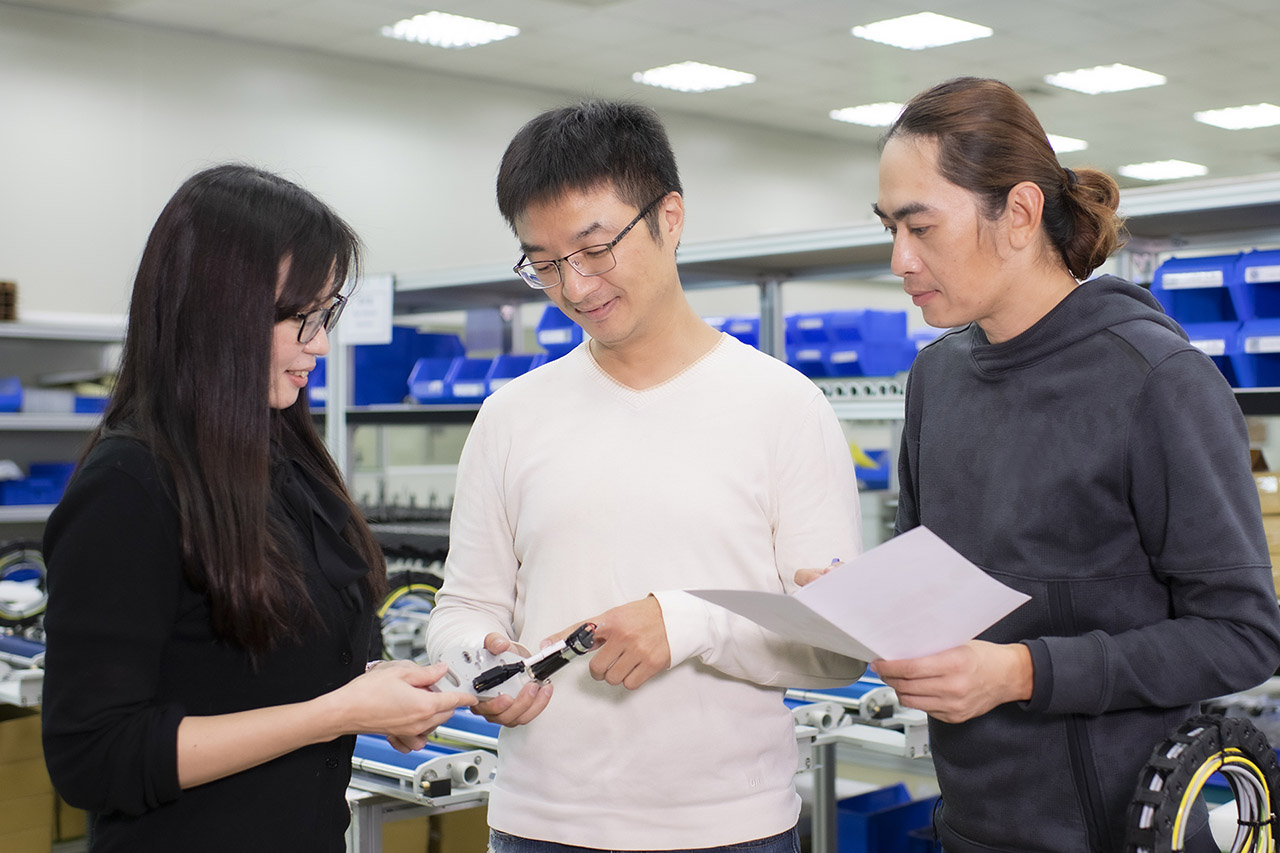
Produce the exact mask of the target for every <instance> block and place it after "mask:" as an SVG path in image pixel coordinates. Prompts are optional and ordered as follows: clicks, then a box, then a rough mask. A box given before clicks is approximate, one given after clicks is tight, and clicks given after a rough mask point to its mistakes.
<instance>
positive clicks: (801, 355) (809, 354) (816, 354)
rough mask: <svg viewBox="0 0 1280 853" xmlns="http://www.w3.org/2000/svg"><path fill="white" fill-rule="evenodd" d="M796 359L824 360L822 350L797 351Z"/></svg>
mask: <svg viewBox="0 0 1280 853" xmlns="http://www.w3.org/2000/svg"><path fill="white" fill-rule="evenodd" d="M796 358H797V359H798V360H800V361H817V360H818V359H820V358H822V350H820V349H798V350H796Z"/></svg>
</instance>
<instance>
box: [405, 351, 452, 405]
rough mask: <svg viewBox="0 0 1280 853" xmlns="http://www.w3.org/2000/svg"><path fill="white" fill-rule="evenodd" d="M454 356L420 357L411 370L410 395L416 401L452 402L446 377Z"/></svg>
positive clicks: (429, 402) (428, 402)
mask: <svg viewBox="0 0 1280 853" xmlns="http://www.w3.org/2000/svg"><path fill="white" fill-rule="evenodd" d="M456 360H457V359H453V358H420V359H418V360H417V361H416V362H414V365H413V370H411V371H410V372H409V396H410V397H412V398H413V401H414V402H415V403H427V404H432V403H450V402H452V401H453V400H452V398H451V397H450V396H449V389H448V387H447V386H446V385H445V378H446V377H447V376H448V375H449V368H451V367H453V363H454V361H456Z"/></svg>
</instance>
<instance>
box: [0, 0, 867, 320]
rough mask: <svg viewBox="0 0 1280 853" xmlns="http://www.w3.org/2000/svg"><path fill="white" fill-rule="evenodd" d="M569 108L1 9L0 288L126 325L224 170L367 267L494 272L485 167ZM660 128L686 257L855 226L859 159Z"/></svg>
mask: <svg viewBox="0 0 1280 853" xmlns="http://www.w3.org/2000/svg"><path fill="white" fill-rule="evenodd" d="M423 49H424V50H426V49H430V48H425V47H424V48H423ZM637 88H638V89H640V87H637ZM636 94H637V98H638V99H640V100H643V94H644V93H643V91H637V93H636ZM690 97H691V100H690V105H691V106H690V109H691V110H696V108H697V107H696V100H694V99H696V97H697V96H690ZM568 100H570V98H569V97H566V96H562V95H557V94H551V93H546V92H540V91H533V90H518V89H515V88H511V87H505V86H497V85H493V84H488V83H483V82H478V81H472V80H465V79H461V78H451V77H445V76H440V75H436V74H431V73H427V72H423V71H418V70H414V69H409V68H404V67H398V66H394V65H383V64H379V63H372V62H361V61H355V60H344V59H340V58H335V57H328V56H323V55H320V54H315V53H308V52H303V51H288V50H283V49H279V48H274V47H268V46H265V45H260V44H256V43H250V42H241V41H229V40H224V39H215V38H211V37H203V36H198V35H190V34H183V33H178V32H174V31H169V30H162V29H154V28H146V27H139V26H134V25H129V24H123V23H114V22H103V21H99V20H94V19H87V18H82V17H77V16H75V15H71V14H59V13H51V12H44V11H35V10H27V9H21V8H15V7H11V6H0V279H11V280H15V281H17V282H18V285H19V300H20V301H19V310H20V311H22V312H26V313H30V312H52V311H59V312H62V311H76V312H83V313H107V314H118V313H123V312H124V310H125V308H126V306H127V300H128V292H129V288H130V285H131V280H132V276H133V272H134V269H135V266H136V263H137V259H138V256H139V253H140V252H141V249H142V246H143V243H144V242H145V239H146V235H147V232H148V231H149V229H150V227H151V224H152V223H153V222H154V220H155V217H156V215H157V214H158V213H159V211H160V208H161V207H162V206H163V204H164V202H165V201H166V200H167V199H168V198H169V196H170V195H171V194H172V192H173V190H174V189H175V188H176V187H177V186H178V184H179V183H181V182H182V180H184V179H185V178H186V177H187V176H188V175H189V174H191V173H192V172H194V171H197V170H199V169H201V168H203V167H205V166H207V165H210V164H213V163H216V162H221V161H224V160H232V159H237V160H245V161H249V162H252V163H254V164H256V165H260V166H263V167H265V168H268V169H272V170H275V171H279V172H281V173H283V174H285V175H286V176H288V177H291V178H293V179H294V180H297V181H299V182H300V183H302V184H303V185H304V186H306V187H308V188H309V189H311V190H313V191H314V192H316V193H317V194H318V195H320V196H321V197H322V198H324V199H325V200H326V201H328V202H329V203H330V204H332V205H333V206H334V207H335V208H336V209H338V210H339V212H340V213H342V214H343V215H344V216H345V217H346V218H347V219H348V220H349V221H350V222H351V223H352V225H353V226H354V227H355V228H356V230H357V231H358V232H359V233H360V234H361V235H362V237H363V238H364V240H365V242H366V244H367V247H368V264H367V269H368V270H369V271H371V272H382V271H386V272H395V273H400V274H404V273H409V272H422V271H426V270H435V269H448V268H451V267H464V266H475V265H478V264H490V263H499V262H505V261H507V260H510V259H512V258H513V257H514V255H515V243H514V240H513V238H512V237H511V236H510V234H509V232H508V231H507V229H506V227H505V225H504V224H503V222H502V221H501V219H500V217H499V216H498V213H497V208H496V205H495V204H494V202H493V178H494V175H495V172H496V168H497V163H498V159H499V157H500V156H501V153H502V151H503V149H504V148H505V146H506V143H507V141H508V140H509V139H510V137H511V135H512V134H513V133H514V132H515V131H516V130H517V129H518V128H519V127H520V125H521V124H523V123H524V122H525V121H527V120H528V119H529V118H531V117H532V116H534V115H535V114H537V113H538V112H540V111H541V110H543V109H546V108H548V107H552V106H556V105H558V104H561V103H564V102H566V101H568ZM664 118H665V119H666V121H667V124H668V127H669V130H670V132H671V136H672V140H673V143H674V146H675V148H676V152H677V156H678V157H679V160H680V166H681V172H682V176H683V178H684V181H685V191H686V197H687V207H688V211H689V224H688V226H687V228H686V231H685V241H686V244H692V243H696V242H699V241H703V240H713V239H724V238H738V237H749V236H752V235H757V234H766V233H781V232H792V231H804V230H806V229H813V228H830V227H836V226H840V225H847V224H852V223H856V222H862V221H866V220H867V219H868V218H869V209H870V202H871V201H872V200H873V199H874V195H875V152H874V151H873V150H871V149H869V148H866V147H862V148H857V147H855V146H852V145H842V144H839V143H837V142H834V141H831V140H825V139H818V138H816V137H806V136H799V135H791V134H786V133H782V132H778V131H771V130H765V129H759V128H754V127H751V126H748V125H737V124H727V123H723V122H714V121H709V120H705V119H702V118H699V117H696V116H693V115H683V114H673V113H665V114H664Z"/></svg>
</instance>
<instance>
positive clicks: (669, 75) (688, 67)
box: [631, 62, 756, 92]
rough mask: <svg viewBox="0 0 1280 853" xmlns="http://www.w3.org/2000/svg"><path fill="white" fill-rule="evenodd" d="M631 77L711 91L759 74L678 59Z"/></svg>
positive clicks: (681, 88) (654, 83) (748, 80)
mask: <svg viewBox="0 0 1280 853" xmlns="http://www.w3.org/2000/svg"><path fill="white" fill-rule="evenodd" d="M631 79H632V80H634V81H635V82H637V83H643V84H645V85H646V86H658V87H659V88H662V89H673V90H675V91H677V92H710V91H712V90H713V89H727V88H730V87H732V86H745V85H747V84H749V83H754V82H756V75H754V74H748V73H747V72H745V71H734V70H733V69H730V68H721V67H719V66H718V65H706V64H704V63H701V62H678V63H676V64H675V65H664V66H662V67H661V68H650V69H649V70H648V71H637V72H636V73H635V74H632V75H631Z"/></svg>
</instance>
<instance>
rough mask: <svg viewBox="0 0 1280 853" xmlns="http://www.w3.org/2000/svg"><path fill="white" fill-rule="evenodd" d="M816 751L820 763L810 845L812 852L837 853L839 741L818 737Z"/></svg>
mask: <svg viewBox="0 0 1280 853" xmlns="http://www.w3.org/2000/svg"><path fill="white" fill-rule="evenodd" d="M813 751H814V753H815V755H816V756H817V766H816V767H814V769H813V825H812V827H811V828H810V833H811V834H810V837H809V842H810V843H809V849H810V850H811V851H812V853H835V850H836V745H835V742H834V741H827V742H826V743H823V742H822V741H821V740H819V742H818V743H816V744H815V745H814V748H813Z"/></svg>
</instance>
